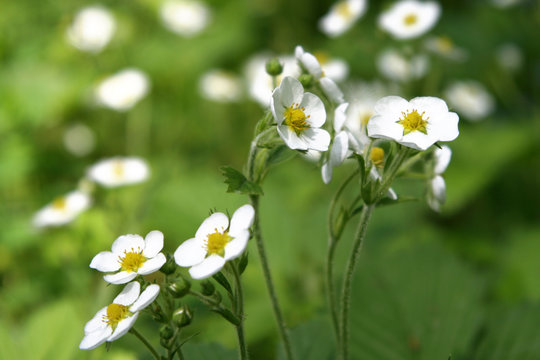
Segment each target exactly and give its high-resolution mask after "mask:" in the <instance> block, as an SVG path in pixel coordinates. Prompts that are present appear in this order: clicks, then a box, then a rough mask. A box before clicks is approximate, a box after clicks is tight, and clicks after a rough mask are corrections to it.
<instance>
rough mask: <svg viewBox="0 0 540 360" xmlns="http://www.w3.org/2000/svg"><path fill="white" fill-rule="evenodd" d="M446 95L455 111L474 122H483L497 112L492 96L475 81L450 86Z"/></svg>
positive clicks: (458, 82) (460, 82)
mask: <svg viewBox="0 0 540 360" xmlns="http://www.w3.org/2000/svg"><path fill="white" fill-rule="evenodd" d="M444 95H445V98H446V99H447V100H448V103H449V104H450V106H451V107H452V108H453V109H456V110H457V111H458V112H459V113H460V114H461V115H463V116H464V117H465V118H467V119H469V120H472V121H478V120H482V119H483V118H485V117H487V116H488V115H490V114H491V113H492V112H493V110H495V100H493V97H492V96H491V94H490V93H488V92H487V90H486V89H485V87H484V86H483V85H482V84H481V83H479V82H477V81H474V80H468V81H456V82H454V83H452V84H450V85H449V86H448V88H447V89H446V90H445V92H444Z"/></svg>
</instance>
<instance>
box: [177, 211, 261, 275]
mask: <svg viewBox="0 0 540 360" xmlns="http://www.w3.org/2000/svg"><path fill="white" fill-rule="evenodd" d="M254 216H255V210H254V209H253V207H252V206H251V205H244V206H241V207H240V208H238V209H237V210H236V211H235V212H234V214H233V216H232V218H231V220H230V222H229V218H228V217H227V215H225V214H223V213H220V212H217V213H213V214H212V215H210V216H209V217H208V218H206V220H204V221H203V223H202V224H201V226H199V229H198V230H197V232H196V233H195V237H194V238H191V239H189V240H186V241H184V242H183V243H182V244H181V245H180V246H179V247H178V249H176V251H175V252H174V260H175V261H176V263H177V264H178V265H179V266H182V267H189V268H190V269H189V273H190V275H191V277H192V278H194V279H205V278H207V277H210V276H212V275H214V274H215V273H217V272H219V271H220V270H221V268H222V267H223V266H224V265H225V263H226V262H227V261H229V260H232V259H235V258H237V257H238V256H240V255H241V254H242V252H243V251H244V250H245V248H246V246H247V243H248V240H249V228H250V227H251V224H252V223H253V218H254Z"/></svg>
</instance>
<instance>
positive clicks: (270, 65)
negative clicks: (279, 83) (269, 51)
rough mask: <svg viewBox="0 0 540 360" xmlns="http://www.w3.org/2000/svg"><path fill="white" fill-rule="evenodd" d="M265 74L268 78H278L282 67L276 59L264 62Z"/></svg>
mask: <svg viewBox="0 0 540 360" xmlns="http://www.w3.org/2000/svg"><path fill="white" fill-rule="evenodd" d="M266 72H267V73H268V75H270V76H278V75H280V74H281V73H282V72H283V65H282V64H281V62H279V59H278V58H273V59H270V60H268V61H267V62H266Z"/></svg>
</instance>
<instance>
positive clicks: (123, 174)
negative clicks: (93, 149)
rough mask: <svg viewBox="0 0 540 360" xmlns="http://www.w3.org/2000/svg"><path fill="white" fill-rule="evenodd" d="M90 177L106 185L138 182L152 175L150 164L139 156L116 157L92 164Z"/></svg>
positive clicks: (112, 185) (115, 185) (89, 170)
mask: <svg viewBox="0 0 540 360" xmlns="http://www.w3.org/2000/svg"><path fill="white" fill-rule="evenodd" d="M87 173H88V178H90V179H91V180H93V181H95V182H97V183H98V184H101V185H103V186H105V187H117V186H122V185H131V184H137V183H140V182H143V181H145V180H146V179H148V177H149V176H150V169H149V167H148V164H147V163H146V162H145V161H144V160H143V159H141V158H137V157H114V158H110V159H105V160H101V161H100V162H98V163H96V164H94V165H92V166H91V167H90V168H89V169H88V171H87Z"/></svg>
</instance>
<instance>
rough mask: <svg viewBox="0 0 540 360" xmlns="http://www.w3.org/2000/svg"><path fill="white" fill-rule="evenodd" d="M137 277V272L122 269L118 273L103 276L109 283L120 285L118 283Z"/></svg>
mask: <svg viewBox="0 0 540 360" xmlns="http://www.w3.org/2000/svg"><path fill="white" fill-rule="evenodd" d="M136 277H137V273H136V272H127V271H120V272H118V273H116V274H111V275H105V276H103V280H105V281H106V282H108V283H111V284H115V285H118V284H125V283H127V282H130V281H131V280H133V279H135V278H136Z"/></svg>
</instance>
